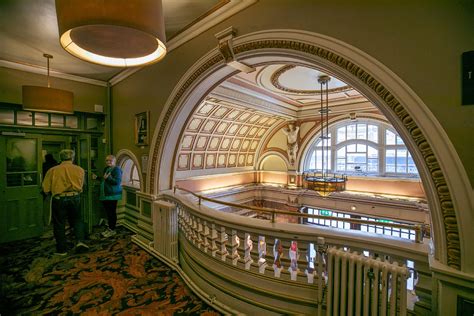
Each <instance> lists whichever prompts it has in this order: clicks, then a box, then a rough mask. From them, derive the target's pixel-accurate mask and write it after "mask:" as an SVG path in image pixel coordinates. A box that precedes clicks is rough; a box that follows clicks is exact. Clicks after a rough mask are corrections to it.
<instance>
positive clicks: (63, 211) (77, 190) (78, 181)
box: [42, 149, 89, 256]
mask: <svg viewBox="0 0 474 316" xmlns="http://www.w3.org/2000/svg"><path fill="white" fill-rule="evenodd" d="M74 156H75V153H74V151H73V150H71V149H63V150H61V152H60V153H59V158H60V159H61V164H59V165H57V166H55V167H52V168H51V169H49V170H48V172H47V173H46V175H45V177H44V180H43V184H42V187H43V192H44V193H46V194H51V195H52V202H51V209H52V221H53V231H54V238H55V239H56V254H57V255H60V256H66V255H67V245H66V219H67V220H68V222H69V225H70V226H71V227H72V228H73V231H74V235H75V237H76V251H77V252H83V251H86V250H87V249H89V246H88V245H87V244H85V242H84V239H85V232H84V222H83V220H82V215H81V195H80V194H81V193H82V187H83V185H84V169H82V168H81V167H79V166H76V165H74V164H73V161H74Z"/></svg>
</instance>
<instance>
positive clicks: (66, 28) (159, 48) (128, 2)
mask: <svg viewBox="0 0 474 316" xmlns="http://www.w3.org/2000/svg"><path fill="white" fill-rule="evenodd" d="M56 15H57V18H58V27H59V37H60V39H59V40H60V43H61V46H62V47H63V48H64V49H65V50H66V51H68V52H69V53H71V54H72V55H74V56H76V57H78V58H80V59H83V60H86V61H88V62H92V63H96V64H100V65H106V66H112V67H133V66H140V65H146V64H151V63H154V62H157V61H159V60H160V59H162V58H163V57H164V56H165V55H166V46H165V42H166V37H165V23H164V19H163V10H162V5H161V0H133V1H132V0H56Z"/></svg>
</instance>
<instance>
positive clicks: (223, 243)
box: [219, 226, 229, 261]
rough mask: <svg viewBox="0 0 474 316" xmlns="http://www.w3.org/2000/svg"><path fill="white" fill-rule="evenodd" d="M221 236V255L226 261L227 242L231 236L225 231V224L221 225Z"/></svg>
mask: <svg viewBox="0 0 474 316" xmlns="http://www.w3.org/2000/svg"><path fill="white" fill-rule="evenodd" d="M220 237H221V238H220V242H221V250H220V252H219V254H220V255H221V260H222V261H225V259H226V258H227V255H228V252H227V247H226V244H227V241H228V238H229V237H228V236H227V233H226V232H225V227H223V226H221V229H220Z"/></svg>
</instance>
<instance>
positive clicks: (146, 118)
mask: <svg viewBox="0 0 474 316" xmlns="http://www.w3.org/2000/svg"><path fill="white" fill-rule="evenodd" d="M149 125H150V112H149V111H147V112H142V113H138V114H135V145H137V146H146V145H148V137H149V130H150V129H149V127H150V126H149Z"/></svg>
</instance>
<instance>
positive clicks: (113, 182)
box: [100, 155, 122, 238]
mask: <svg viewBox="0 0 474 316" xmlns="http://www.w3.org/2000/svg"><path fill="white" fill-rule="evenodd" d="M115 163H116V158H115V156H113V155H108V156H107V157H106V158H105V165H106V167H105V169H104V176H103V177H102V182H101V185H100V200H101V201H102V204H103V206H104V209H105V211H106V213H107V219H108V225H109V227H108V229H107V230H106V231H104V232H102V236H103V237H105V238H109V237H112V236H114V235H115V234H116V232H115V226H116V225H117V202H118V201H119V200H121V199H122V170H121V169H120V168H119V167H117V166H116V165H115Z"/></svg>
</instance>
